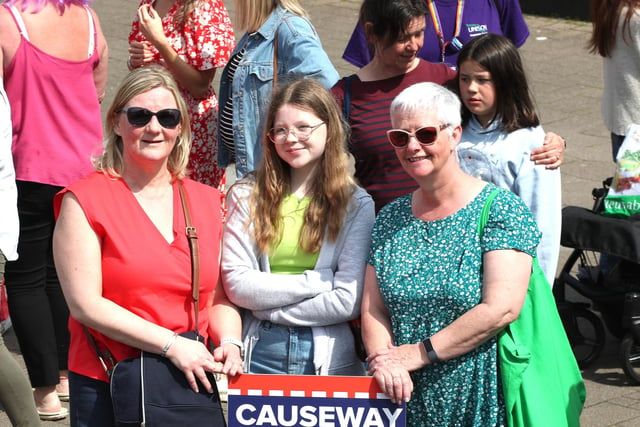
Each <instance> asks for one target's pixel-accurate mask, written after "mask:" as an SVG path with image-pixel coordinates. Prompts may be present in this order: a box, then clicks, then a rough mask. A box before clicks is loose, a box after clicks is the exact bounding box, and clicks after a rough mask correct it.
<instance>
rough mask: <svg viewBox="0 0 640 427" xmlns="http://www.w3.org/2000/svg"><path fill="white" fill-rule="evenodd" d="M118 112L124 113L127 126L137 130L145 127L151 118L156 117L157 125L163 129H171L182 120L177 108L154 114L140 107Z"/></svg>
mask: <svg viewBox="0 0 640 427" xmlns="http://www.w3.org/2000/svg"><path fill="white" fill-rule="evenodd" d="M119 112H120V113H126V114H127V120H128V121H129V124H130V125H131V126H135V127H137V128H141V127H143V126H146V125H147V124H148V123H149V122H150V121H151V118H152V117H153V116H156V117H157V118H158V123H160V125H161V126H162V127H163V128H167V129H173V128H175V127H176V126H178V125H179V124H180V119H181V118H182V113H181V112H180V110H178V109H177V108H165V109H163V110H160V111H156V112H155V113H154V112H153V111H150V110H147V109H146V108H142V107H129V108H127V109H126V110H120V111H119Z"/></svg>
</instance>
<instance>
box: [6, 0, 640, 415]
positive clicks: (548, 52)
mask: <svg viewBox="0 0 640 427" xmlns="http://www.w3.org/2000/svg"><path fill="white" fill-rule="evenodd" d="M137 4H138V2H137V1H136V0H96V1H95V2H94V8H95V10H96V11H97V13H98V15H99V17H100V20H101V23H102V28H103V31H104V33H105V35H106V37H107V40H108V43H109V51H110V55H109V61H110V62H109V81H108V86H107V97H106V99H105V102H104V106H103V107H104V108H103V110H106V108H107V107H108V105H109V102H110V101H111V99H112V97H113V93H114V91H115V89H116V87H117V85H118V83H119V81H120V80H121V78H122V77H123V76H124V74H125V73H126V65H125V62H126V58H127V36H128V33H129V26H130V23H131V19H132V17H133V15H134V13H135V9H136V7H137ZM302 4H303V5H304V6H305V8H306V9H307V11H308V12H309V13H310V15H311V19H312V21H313V23H314V24H315V26H316V28H317V30H318V33H319V34H320V37H321V39H322V42H323V45H324V47H325V49H326V50H327V52H328V54H329V56H330V58H331V59H332V60H333V62H334V64H335V66H336V68H337V69H338V72H339V73H340V74H341V75H346V74H350V73H352V72H353V71H354V68H353V67H352V66H350V65H349V64H347V63H346V62H345V61H343V60H342V59H341V54H342V49H343V48H344V46H345V44H346V41H347V39H348V37H349V35H350V34H351V30H352V28H353V24H354V23H355V22H356V20H357V13H358V8H359V6H360V1H357V0H314V1H312V0H302ZM226 5H227V8H228V9H229V12H230V14H231V15H232V19H233V11H234V6H235V2H234V1H226ZM526 20H527V23H528V25H529V28H530V31H531V36H530V37H529V39H528V41H527V42H526V43H525V45H524V46H523V47H522V48H521V53H522V56H523V58H524V62H525V67H526V68H527V72H528V76H529V80H530V82H531V85H532V88H533V91H534V95H535V98H536V101H537V104H538V107H539V110H540V113H541V117H542V123H543V125H544V127H545V129H546V130H552V131H554V132H556V133H558V134H560V135H563V136H564V137H565V138H566V140H567V142H568V148H567V151H566V155H565V164H564V166H563V167H562V181H563V182H562V185H563V203H564V205H578V206H584V207H590V205H591V202H592V200H591V189H592V188H593V187H596V186H598V185H599V184H600V182H601V181H602V179H603V178H605V177H607V176H610V175H611V174H613V171H614V166H613V163H612V161H611V154H610V148H609V147H610V144H609V137H608V133H607V131H606V130H605V128H604V125H603V123H602V120H601V118H600V95H601V90H602V71H601V69H602V66H601V60H600V58H599V57H596V56H593V55H590V54H588V53H587V51H586V48H585V46H586V42H587V40H588V37H589V33H590V28H591V27H590V24H589V23H586V22H577V21H567V20H562V19H551V18H545V17H537V16H531V15H527V16H526ZM236 36H240V34H236ZM214 84H215V85H216V86H217V84H218V82H217V80H216V81H215V83H214ZM568 253H569V250H568V249H563V250H562V253H561V263H562V262H563V261H564V260H565V259H566V257H567V255H568ZM6 340H7V346H8V347H9V348H10V349H11V350H12V351H13V352H14V353H15V355H16V357H17V358H18V359H19V361H20V363H21V364H22V359H21V357H20V354H19V351H18V349H17V345H16V343H15V337H13V335H12V334H11V333H9V334H8V335H7V336H6ZM618 346H619V343H618V342H617V341H616V340H615V339H613V338H612V337H608V341H607V345H606V347H605V350H604V352H603V354H602V355H601V356H600V358H599V359H598V360H596V361H595V362H594V363H593V365H592V366H590V367H589V368H588V369H585V370H584V371H583V376H584V378H585V383H586V386H587V393H588V395H587V402H586V405H585V409H584V411H583V414H582V418H581V425H582V426H584V427H603V426H620V427H632V426H640V388H638V387H635V386H633V385H632V384H630V382H629V381H628V380H627V378H626V377H625V375H624V373H623V371H622V369H621V367H620V363H619V361H618ZM549 351H553V349H549ZM22 366H24V365H22ZM48 424H50V425H53V424H57V425H69V421H68V419H67V420H62V421H59V422H47V423H44V425H48ZM9 425H10V423H9V421H8V418H7V416H6V414H5V413H4V412H0V426H9Z"/></svg>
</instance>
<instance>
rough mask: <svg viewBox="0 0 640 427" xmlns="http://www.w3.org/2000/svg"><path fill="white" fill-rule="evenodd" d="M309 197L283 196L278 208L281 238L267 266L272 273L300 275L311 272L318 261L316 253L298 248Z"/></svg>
mask: <svg viewBox="0 0 640 427" xmlns="http://www.w3.org/2000/svg"><path fill="white" fill-rule="evenodd" d="M310 202H311V197H303V198H302V199H299V198H298V197H297V196H296V195H293V194H289V195H287V196H285V198H284V200H283V201H282V205H281V206H280V217H281V218H282V238H281V239H280V241H279V242H277V244H276V245H274V247H273V248H272V250H271V255H270V256H269V266H270V268H271V272H272V273H277V274H301V273H304V272H305V271H306V270H313V269H314V267H315V266H316V261H317V260H318V252H315V253H312V254H310V253H307V252H304V251H303V250H302V249H301V248H300V244H299V243H298V239H299V238H300V231H301V230H302V225H303V224H304V215H305V212H306V210H307V207H308V206H309V203H310Z"/></svg>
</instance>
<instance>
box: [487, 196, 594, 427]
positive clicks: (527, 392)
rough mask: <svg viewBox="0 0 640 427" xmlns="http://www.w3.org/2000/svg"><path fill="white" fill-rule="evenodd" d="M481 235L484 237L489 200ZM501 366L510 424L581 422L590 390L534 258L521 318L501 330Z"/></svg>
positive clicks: (560, 425) (514, 426)
mask: <svg viewBox="0 0 640 427" xmlns="http://www.w3.org/2000/svg"><path fill="white" fill-rule="evenodd" d="M500 191H506V190H500V189H498V188H496V189H494V190H493V192H492V193H491V194H490V195H489V197H488V198H487V201H486V202H485V205H484V208H483V210H482V214H481V216H480V221H479V222H478V234H479V235H480V237H481V238H482V234H483V231H484V227H485V225H486V223H487V220H488V218H489V211H490V209H491V202H492V201H493V199H494V198H495V196H496V195H497V194H498V192H500ZM498 370H499V374H500V377H501V382H502V391H503V394H504V400H505V405H506V410H507V425H508V426H510V427H517V426H522V427H537V426H540V427H542V426H544V427H548V426H554V427H563V426H569V427H574V426H575V427H578V426H579V425H580V413H581V412H582V407H583V406H584V401H585V397H586V390H585V387H584V382H583V380H582V374H581V373H580V369H579V368H578V364H577V362H576V359H575V357H574V355H573V351H572V350H571V345H570V344H569V340H568V339H567V335H566V333H565V331H564V327H563V326H562V321H561V320H560V315H559V314H558V309H557V308H556V304H555V300H554V298H553V294H552V292H551V287H550V286H549V282H548V281H547V279H546V278H545V276H544V273H543V272H542V270H541V269H540V266H539V265H538V260H537V259H536V258H533V265H532V271H531V278H530V279H529V288H528V289H527V295H526V297H525V300H524V304H523V306H522V310H521V311H520V315H519V316H518V318H517V319H516V320H515V321H513V322H512V323H511V324H509V325H508V326H507V327H506V328H505V329H503V330H502V331H501V332H500V333H499V334H498Z"/></svg>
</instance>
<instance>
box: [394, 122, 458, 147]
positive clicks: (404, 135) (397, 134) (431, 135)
mask: <svg viewBox="0 0 640 427" xmlns="http://www.w3.org/2000/svg"><path fill="white" fill-rule="evenodd" d="M448 126H449V125H448V124H443V125H439V126H424V127H421V128H420V129H416V131H415V132H413V133H409V132H407V131H406V130H403V129H391V130H388V131H387V138H389V142H390V143H391V145H393V146H394V147H396V148H404V147H406V146H407V145H408V144H409V139H410V138H411V137H412V136H413V137H414V138H415V139H417V140H418V142H419V143H420V145H431V144H433V143H434V142H436V139H438V133H439V132H440V131H441V130H442V129H444V128H446V127H448Z"/></svg>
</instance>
